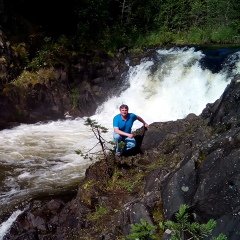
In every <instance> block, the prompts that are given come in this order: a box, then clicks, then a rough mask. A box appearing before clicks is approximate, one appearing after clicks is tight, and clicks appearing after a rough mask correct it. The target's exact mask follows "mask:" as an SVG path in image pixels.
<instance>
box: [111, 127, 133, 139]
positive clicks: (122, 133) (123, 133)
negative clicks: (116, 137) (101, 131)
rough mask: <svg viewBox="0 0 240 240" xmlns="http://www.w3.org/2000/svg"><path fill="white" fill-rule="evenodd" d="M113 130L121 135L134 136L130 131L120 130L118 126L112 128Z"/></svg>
mask: <svg viewBox="0 0 240 240" xmlns="http://www.w3.org/2000/svg"><path fill="white" fill-rule="evenodd" d="M114 132H115V133H117V134H120V135H122V136H126V137H129V138H133V137H134V136H133V134H132V133H126V132H123V131H122V130H120V129H119V128H114Z"/></svg>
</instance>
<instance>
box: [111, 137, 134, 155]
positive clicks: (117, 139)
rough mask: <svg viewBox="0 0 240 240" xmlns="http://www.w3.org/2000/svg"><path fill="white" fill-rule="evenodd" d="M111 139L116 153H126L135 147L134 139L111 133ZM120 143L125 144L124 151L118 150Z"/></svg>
mask: <svg viewBox="0 0 240 240" xmlns="http://www.w3.org/2000/svg"><path fill="white" fill-rule="evenodd" d="M113 138H114V141H115V143H116V153H120V154H121V153H122V152H124V151H127V150H129V149H131V148H134V147H135V146H136V140H135V139H134V138H129V137H124V136H121V135H119V134H117V133H113ZM120 142H124V143H125V147H124V149H119V148H118V143H120Z"/></svg>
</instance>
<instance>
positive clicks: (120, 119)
mask: <svg viewBox="0 0 240 240" xmlns="http://www.w3.org/2000/svg"><path fill="white" fill-rule="evenodd" d="M119 109H120V114H117V115H116V116H115V117H114V118H113V128H114V133H113V138H114V141H115V142H116V155H117V156H120V155H121V154H122V153H123V152H124V151H127V150H129V149H131V148H134V147H135V146H136V140H135V139H134V136H133V134H132V126H133V123H134V121H136V120H138V121H140V122H142V123H143V124H144V126H145V127H146V128H149V125H148V124H147V123H146V122H145V121H144V120H143V119H142V118H141V117H139V116H137V115H136V114H134V113H129V112H128V106H127V105H125V104H122V105H121V106H120V108H119ZM120 142H124V143H125V146H124V148H120V147H119V143H120Z"/></svg>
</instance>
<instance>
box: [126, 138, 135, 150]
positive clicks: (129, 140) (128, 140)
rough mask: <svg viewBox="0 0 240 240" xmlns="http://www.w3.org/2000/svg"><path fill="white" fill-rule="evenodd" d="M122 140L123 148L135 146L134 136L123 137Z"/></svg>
mask: <svg viewBox="0 0 240 240" xmlns="http://www.w3.org/2000/svg"><path fill="white" fill-rule="evenodd" d="M124 142H125V143H126V145H125V148H124V150H129V149H131V148H134V147H136V140H135V138H125V140H124Z"/></svg>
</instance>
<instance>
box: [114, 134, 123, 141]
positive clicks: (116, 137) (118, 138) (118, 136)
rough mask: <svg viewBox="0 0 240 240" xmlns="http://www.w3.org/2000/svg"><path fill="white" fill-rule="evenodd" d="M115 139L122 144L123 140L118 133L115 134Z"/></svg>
mask: <svg viewBox="0 0 240 240" xmlns="http://www.w3.org/2000/svg"><path fill="white" fill-rule="evenodd" d="M113 138H114V140H115V141H116V142H120V141H121V139H122V137H121V136H120V135H119V134H117V133H114V134H113Z"/></svg>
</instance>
